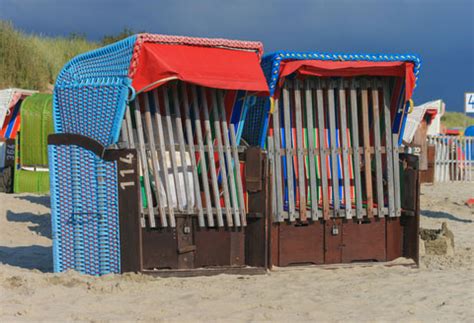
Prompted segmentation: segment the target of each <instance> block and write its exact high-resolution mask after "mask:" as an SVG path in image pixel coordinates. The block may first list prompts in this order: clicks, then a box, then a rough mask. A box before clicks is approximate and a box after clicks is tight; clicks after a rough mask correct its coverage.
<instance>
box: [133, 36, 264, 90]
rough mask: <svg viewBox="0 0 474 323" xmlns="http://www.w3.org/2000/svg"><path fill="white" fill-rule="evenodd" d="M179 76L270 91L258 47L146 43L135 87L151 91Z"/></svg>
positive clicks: (213, 84) (221, 86) (213, 85)
mask: <svg viewBox="0 0 474 323" xmlns="http://www.w3.org/2000/svg"><path fill="white" fill-rule="evenodd" d="M175 79H178V80H181V81H186V82H189V83H193V84H196V85H201V86H205V87H211V88H217V89H226V90H247V91H251V92H257V93H258V94H260V95H268V94H269V90H268V85H267V82H266V80H265V76H264V75H263V72H262V69H261V68H260V62H259V57H258V55H257V53H256V52H255V51H246V50H234V49H226V48H215V47H201V46H189V45H174V44H160V43H144V44H143V45H142V48H141V50H140V58H139V60H138V66H137V70H136V73H135V74H134V77H133V80H132V86H133V88H134V89H135V90H136V91H137V92H142V91H150V90H152V89H154V88H156V87H158V86H160V85H162V84H164V83H166V82H168V81H170V80H175Z"/></svg>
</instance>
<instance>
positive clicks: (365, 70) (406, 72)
mask: <svg viewBox="0 0 474 323" xmlns="http://www.w3.org/2000/svg"><path fill="white" fill-rule="evenodd" d="M270 64H271V67H270ZM263 65H264V67H265V66H266V68H264V69H265V72H266V76H267V79H268V80H269V83H270V92H271V94H272V95H273V94H276V95H278V89H279V88H280V87H281V85H282V84H283V82H284V79H285V77H286V76H288V75H290V74H293V73H297V74H298V75H313V76H319V77H352V76H395V77H400V78H403V79H404V81H405V98H406V99H407V100H408V99H410V98H411V96H412V94H413V90H414V88H415V85H416V81H417V79H418V73H419V69H420V65H421V61H420V59H419V57H418V56H416V55H411V54H407V55H384V54H380V55H370V54H323V53H317V52H309V53H306V52H276V53H272V54H269V55H266V56H265V57H264V60H263Z"/></svg>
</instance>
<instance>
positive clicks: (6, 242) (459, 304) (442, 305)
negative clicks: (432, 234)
mask: <svg viewBox="0 0 474 323" xmlns="http://www.w3.org/2000/svg"><path fill="white" fill-rule="evenodd" d="M473 194H474V185H473V184H442V185H426V186H423V187H422V196H421V209H422V217H421V226H422V227H423V228H439V227H440V226H441V223H442V222H446V223H447V224H448V227H449V228H450V229H451V230H452V231H453V233H454V236H455V255H454V256H423V257H422V259H421V266H420V268H408V267H403V266H394V267H385V266H382V265H374V266H371V267H366V268H362V267H352V268H339V269H331V270H328V269H321V268H314V267H312V268H308V267H307V268H301V267H298V268H290V269H288V268H286V269H280V270H276V271H273V272H271V273H269V274H266V275H260V276H235V275H218V276H213V277H195V278H154V277H148V276H143V275H138V274H125V275H108V276H104V277H100V278H98V277H90V276H84V275H80V274H77V273H75V272H67V273H62V274H54V273H52V256H51V228H50V209H49V197H46V196H34V195H6V194H0V321H2V322H8V321H18V320H25V321H27V320H28V321H71V320H79V321H90V322H108V321H183V322H189V321H286V322H289V321H331V322H338V321H341V322H342V321H353V322H360V321H370V322H374V321H376V322H381V321H382V322H384V321H400V322H402V321H403V322H448V321H449V322H467V321H470V320H472V318H473V317H474V272H473V247H474V234H473V230H474V224H473V219H474V208H469V207H468V206H466V205H464V202H465V201H466V200H467V199H468V198H470V197H473V196H472V195H473Z"/></svg>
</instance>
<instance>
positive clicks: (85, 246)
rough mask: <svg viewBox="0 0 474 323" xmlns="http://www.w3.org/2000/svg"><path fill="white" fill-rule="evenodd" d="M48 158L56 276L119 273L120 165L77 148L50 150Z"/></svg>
mask: <svg viewBox="0 0 474 323" xmlns="http://www.w3.org/2000/svg"><path fill="white" fill-rule="evenodd" d="M49 156H50V163H51V165H54V167H52V168H51V173H52V174H51V194H52V195H54V198H52V203H51V204H52V205H51V206H52V211H53V214H54V215H55V216H53V249H54V262H55V270H56V271H64V270H69V269H74V270H77V271H79V272H81V273H86V274H90V275H102V274H107V273H111V272H115V273H117V272H119V271H120V265H119V264H120V254H119V243H120V241H119V232H118V225H119V223H118V205H117V203H118V188H117V185H116V183H115V180H116V164H115V163H114V162H105V161H103V160H101V159H100V158H98V157H97V156H96V155H95V154H93V153H92V152H90V151H87V150H85V149H83V148H80V147H77V146H49ZM64 183H70V185H64Z"/></svg>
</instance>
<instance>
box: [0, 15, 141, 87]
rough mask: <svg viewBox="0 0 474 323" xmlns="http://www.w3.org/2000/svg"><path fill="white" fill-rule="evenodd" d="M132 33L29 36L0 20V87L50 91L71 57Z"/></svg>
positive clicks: (130, 31)
mask: <svg viewBox="0 0 474 323" xmlns="http://www.w3.org/2000/svg"><path fill="white" fill-rule="evenodd" d="M131 34H134V32H133V31H132V30H131V29H128V28H125V29H124V30H123V31H122V32H120V33H119V34H117V35H107V36H104V37H103V38H102V40H101V41H98V42H92V41H88V40H87V39H86V36H85V35H83V34H70V35H69V36H67V37H47V36H44V35H30V34H26V33H24V32H22V31H19V30H17V29H15V27H14V26H13V25H12V23H11V22H8V21H2V20H0V88H6V87H19V88H25V89H34V90H40V91H47V92H49V91H51V90H52V85H53V84H54V81H55V79H56V76H57V75H58V73H59V72H60V71H61V68H62V67H63V66H64V64H66V63H67V62H68V61H69V60H70V59H71V58H73V57H74V56H76V55H78V54H80V53H84V52H87V51H90V50H92V49H95V48H98V47H101V46H104V45H106V44H110V43H113V42H115V41H118V40H120V39H123V38H125V37H127V36H129V35H131Z"/></svg>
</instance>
